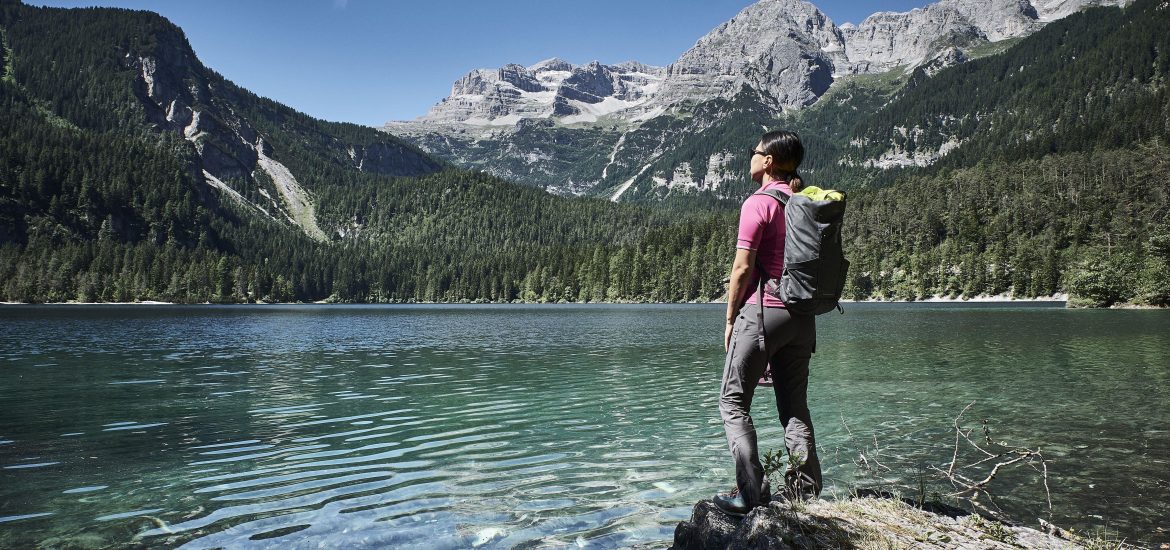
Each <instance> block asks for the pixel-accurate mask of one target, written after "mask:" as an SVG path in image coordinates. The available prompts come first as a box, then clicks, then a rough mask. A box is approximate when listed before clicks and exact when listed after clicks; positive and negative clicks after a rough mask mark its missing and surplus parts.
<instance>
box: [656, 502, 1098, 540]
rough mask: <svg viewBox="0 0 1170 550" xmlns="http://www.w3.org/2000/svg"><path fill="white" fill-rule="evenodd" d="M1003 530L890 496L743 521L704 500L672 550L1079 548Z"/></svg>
mask: <svg viewBox="0 0 1170 550" xmlns="http://www.w3.org/2000/svg"><path fill="white" fill-rule="evenodd" d="M1042 525H1044V526H1046V527H1045V528H1046V530H1047V532H1044V531H1039V530H1036V529H1030V528H1027V527H1021V526H1016V525H1009V524H1007V523H1003V522H1000V521H997V520H994V519H989V518H985V517H983V516H980V515H975V514H967V513H966V512H963V511H962V510H959V509H956V508H952V507H947V506H943V505H929V504H928V505H927V506H925V507H924V508H923V509H919V508H916V507H914V506H911V505H910V504H908V503H906V502H903V501H900V500H897V499H894V498H869V497H867V498H854V499H850V500H844V501H828V500H813V501H809V502H797V503H790V502H773V503H772V504H770V505H768V506H764V507H760V508H757V509H755V510H752V511H751V512H750V513H749V514H747V516H745V517H743V518H734V517H731V516H728V515H726V514H724V513H723V512H721V511H720V510H719V509H718V508H716V507H715V505H714V504H713V503H712V502H711V501H709V500H704V501H701V502H699V503H698V504H696V505H695V508H694V511H693V512H692V515H691V519H690V520H689V521H684V522H681V523H679V524H678V526H677V527H676V528H675V531H674V545H673V546H672V547H671V548H673V549H675V550H700V549H721V550H722V549H725V548H743V549H760V550H781V549H785V550H786V549H794V548H799V549H813V548H834V549H849V548H978V549H981V550H983V549H999V548H1005V549H1006V548H1015V549H1019V548H1035V549H1046V550H1049V549H1050V550H1056V549H1063V550H1067V549H1077V548H1084V547H1085V544H1084V541H1078V540H1073V537H1072V536H1071V535H1068V534H1067V533H1064V532H1063V531H1061V530H1059V529H1056V528H1053V527H1051V526H1050V525H1047V524H1042Z"/></svg>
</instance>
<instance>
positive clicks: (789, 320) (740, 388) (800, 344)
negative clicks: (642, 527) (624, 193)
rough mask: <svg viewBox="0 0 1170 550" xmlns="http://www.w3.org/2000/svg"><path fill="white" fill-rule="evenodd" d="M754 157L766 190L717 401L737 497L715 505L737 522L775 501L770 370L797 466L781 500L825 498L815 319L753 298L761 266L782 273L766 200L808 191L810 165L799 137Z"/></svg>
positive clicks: (748, 221)
mask: <svg viewBox="0 0 1170 550" xmlns="http://www.w3.org/2000/svg"><path fill="white" fill-rule="evenodd" d="M751 155H752V159H751V176H752V180H754V181H755V182H756V183H759V184H760V187H759V189H758V190H757V192H756V193H755V194H753V195H752V196H750V197H748V198H747V200H745V201H744V202H743V207H742V208H741V210H740V218H739V237H738V242H737V243H736V251H735V263H734V264H733V265H732V268H731V285H730V287H729V289H728V294H727V324H726V329H725V331H724V348H725V349H726V350H727V360H726V362H725V363H724V367H723V384H722V388H721V389H720V394H719V414H720V416H722V417H723V429H724V431H725V432H726V434H727V444H728V446H729V447H730V448H731V456H732V458H733V459H734V460H735V484H736V489H735V490H734V491H732V492H731V493H729V494H720V495H716V496H715V498H714V502H715V504H716V505H717V506H719V508H720V509H722V510H723V511H725V512H727V513H730V514H736V515H741V514H745V513H747V512H748V511H750V510H751V509H752V508H754V507H756V506H760V505H762V504H766V503H768V501H770V500H771V498H772V495H771V494H770V493H771V489H770V487H769V484H768V480H767V479H765V477H764V468H763V466H762V465H761V464H760V457H759V449H758V446H757V442H756V429H755V425H754V424H753V423H752V417H751V414H750V411H751V405H752V394H753V393H754V392H755V389H756V386H757V385H758V384H759V381H760V378H761V377H762V376H763V375H764V372H765V370H766V368H767V367H768V366H769V365H771V373H772V378H773V390H774V391H775V393H776V408H777V409H778V410H779V412H780V423H781V424H783V426H784V446H785V447H786V448H787V450H788V454H789V464H790V465H792V466H790V467H789V470H788V471H787V472H786V473H785V476H784V477H785V491H784V493H783V494H784V495H786V496H788V497H792V498H811V497H813V496H815V495H817V494H819V493H820V491H821V464H820V461H819V460H818V459H817V451H816V442H815V440H814V438H813V426H812V418H811V417H810V414H809V410H808V399H807V390H808V364H809V359H810V358H811V357H812V353H813V351H814V350H815V349H816V321H815V318H814V317H813V316H811V315H799V316H794V315H790V314H789V312H788V310H787V309H785V307H784V303H783V302H781V301H780V300H779V299H777V298H776V297H774V296H772V295H771V294H769V293H764V295H763V296H762V297H761V296H759V294H760V292H759V291H758V290H757V291H755V292H753V291H752V289H753V288H758V286H759V285H756V284H753V282H754V281H758V277H759V276H760V274H759V273H758V271H759V269H758V268H757V267H756V266H762V267H763V270H764V271H765V272H767V273H770V274H776V275H777V276H778V275H779V274H780V273H783V272H784V233H785V231H784V207H783V205H781V204H780V202H779V201H777V200H776V199H774V198H772V197H770V196H768V195H765V194H762V193H761V192H763V191H767V190H771V189H776V190H779V191H780V192H781V193H784V194H785V195H791V194H792V193H794V192H799V191H800V189H801V187H803V183H802V182H801V180H800V176H799V175H798V174H797V172H796V169H797V168H799V167H800V163H801V161H802V160H803V159H804V146H803V145H802V144H801V143H800V137H799V136H797V135H796V134H795V133H792V132H787V131H777V132H769V133H767V134H764V136H763V137H762V138H761V139H760V142H759V143H758V144H757V145H756V146H755V148H753V149H752V151H751ZM748 294H750V296H747V295H748ZM745 296H747V300H746V303H745V301H744V300H743V298H744V297H745ZM761 300H762V301H761ZM761 309H762V311H761ZM761 319H762V320H763V326H760V320H761Z"/></svg>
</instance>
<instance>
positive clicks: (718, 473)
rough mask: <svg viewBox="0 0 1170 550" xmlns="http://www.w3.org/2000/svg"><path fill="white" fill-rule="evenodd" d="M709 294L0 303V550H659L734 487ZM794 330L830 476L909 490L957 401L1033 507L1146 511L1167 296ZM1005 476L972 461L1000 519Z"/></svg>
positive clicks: (1154, 499)
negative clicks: (258, 303) (557, 300)
mask: <svg viewBox="0 0 1170 550" xmlns="http://www.w3.org/2000/svg"><path fill="white" fill-rule="evenodd" d="M719 307H721V306H661V307H659V306H628V307H623V306H614V307H425V308H424V307H418V308H411V307H352V308H337V307H329V308H325V307H267V308H266V307H248V308H231V307H223V308H221V307H202V308H184V307H176V308H155V307H152V308H125V307H122V308H102V307H88V308H8V309H3V310H0V315H4V316H5V318H4V324H5V332H4V333H3V335H2V336H0V339H2V342H0V343H2V344H3V345H2V346H0V349H2V350H3V351H0V361H2V363H0V365H2V367H0V426H2V427H3V428H2V429H3V430H5V432H4V433H0V466H2V467H3V469H0V523H2V524H3V525H5V526H8V527H0V546H6V547H7V546H14V547H24V546H33V545H36V544H38V543H42V544H43V543H46V541H48V542H51V543H54V544H57V545H60V546H70V545H75V546H76V545H82V544H83V543H87V542H86V541H89V542H94V541H95V540H96V541H99V542H100V544H99V545H126V546H143V547H157V546H179V547H185V548H214V547H231V548H270V547H276V546H289V545H293V546H294V547H300V546H303V547H317V546H318V545H321V546H324V547H371V548H377V547H386V546H395V547H425V548H444V547H450V548H466V547H471V546H480V547H511V546H515V545H521V544H523V545H537V546H539V545H552V546H560V545H573V546H576V545H579V544H583V545H588V546H594V547H628V546H636V545H639V544H648V545H662V544H663V543H664V542H665V541H668V540H669V539H670V538H671V536H672V534H673V529H674V524H675V523H676V522H678V521H679V520H681V519H685V518H686V517H687V516H688V515H689V512H690V507H691V505H692V504H693V503H694V502H695V501H696V500H698V499H700V498H705V497H707V496H709V495H710V494H711V493H713V492H715V491H719V490H726V489H727V488H729V486H730V484H731V483H732V479H733V474H732V471H731V468H730V466H731V465H730V462H729V460H727V457H726V454H727V453H726V449H725V445H726V443H725V442H724V440H723V435H722V428H721V424H720V423H719V420H718V416H717V413H716V412H715V411H716V403H715V399H716V390H717V386H718V383H719V374H720V373H719V369H720V368H721V364H722V361H721V354H720V353H719V350H718V329H719V326H718V325H719V323H720V315H719V312H720V310H719ZM820 328H821V333H820V349H819V350H818V351H819V353H818V354H817V356H816V357H815V358H814V363H813V369H814V370H813V380H812V390H811V391H812V393H813V395H812V403H813V407H814V416H815V418H816V422H817V430H818V442H819V444H820V445H821V447H822V449H821V454H822V456H823V457H825V458H824V461H825V467H826V480H828V481H829V482H830V487H829V489H830V492H832V491H838V492H844V491H846V490H847V489H848V488H850V487H853V486H855V485H857V484H858V483H867V484H869V483H886V484H891V485H896V484H901V485H905V486H911V487H913V486H915V485H916V483H917V478H918V477H921V476H923V475H924V472H927V471H929V469H930V468H931V467H932V466H938V465H939V464H941V463H943V462H945V461H947V460H949V459H950V448H951V447H950V445H951V443H952V442H953V437H954V434H953V431H952V425H951V421H952V419H953V418H954V416H955V415H956V414H958V411H960V410H962V408H963V407H964V406H966V405H967V404H968V403H971V402H974V403H975V405H974V406H973V407H972V409H971V411H970V413H969V418H971V419H973V421H976V422H977V421H978V420H981V419H984V418H986V419H988V420H989V421H990V425H991V426H993V429H994V430H995V435H996V437H997V438H1002V439H1004V440H1007V441H1014V442H1018V444H1020V445H1026V446H1032V447H1035V446H1041V447H1043V449H1044V453H1045V456H1047V457H1049V458H1050V460H1051V465H1050V484H1051V485H1052V487H1053V500H1054V505H1055V513H1054V514H1053V520H1054V521H1056V522H1057V523H1060V524H1064V525H1067V526H1072V527H1090V526H1092V525H1098V524H1100V523H1101V522H1099V521H1097V520H1095V519H1094V518H1093V516H1094V515H1096V516H1099V517H1100V518H1101V519H1102V520H1103V521H1108V522H1109V524H1110V526H1111V528H1113V529H1118V530H1121V531H1122V532H1121V534H1122V535H1123V536H1128V537H1129V538H1130V539H1131V540H1140V538H1141V537H1140V536H1141V535H1142V534H1143V533H1146V532H1148V531H1149V530H1150V529H1151V528H1152V527H1153V526H1155V525H1156V524H1157V522H1158V521H1160V518H1161V517H1163V516H1164V515H1165V514H1166V513H1167V512H1168V510H1167V509H1166V505H1164V504H1157V503H1160V502H1162V503H1164V502H1167V501H1168V500H1170V487H1168V485H1167V480H1166V478H1167V477H1168V476H1167V473H1166V472H1167V468H1166V460H1165V457H1166V456H1170V444H1168V442H1167V441H1168V438H1167V437H1166V435H1167V430H1166V428H1165V427H1166V426H1167V425H1170V411H1168V410H1167V406H1166V405H1165V403H1168V402H1170V400H1168V399H1167V398H1168V397H1170V396H1168V395H1167V392H1168V391H1170V390H1167V388H1168V387H1170V386H1167V385H1166V382H1167V381H1168V380H1167V378H1170V367H1168V364H1170V361H1168V360H1167V359H1168V358H1170V342H1168V341H1167V338H1166V336H1165V335H1166V334H1167V333H1168V332H1167V329H1168V328H1170V315H1167V314H1166V313H1164V312H1070V311H1065V310H1060V309H1019V308H1016V309H1003V308H969V309H963V308H955V307H953V306H952V307H939V306H934V307H919V306H888V305H887V306H864V305H857V306H853V307H851V308H850V311H849V315H846V316H840V317H838V316H833V318H826V319H825V321H823V322H821V327H820ZM761 403H764V401H761ZM758 407H759V408H758V411H757V414H758V415H760V417H761V420H760V421H758V425H759V426H761V439H762V440H763V441H764V442H765V446H778V445H779V444H780V441H781V440H782V435H781V433H780V430H779V426H778V422H776V421H775V417H774V415H775V413H774V411H770V410H769V409H768V408H767V405H766V404H763V405H759V406H758ZM860 455H864V456H865V459H863V460H859V456H860ZM858 462H863V464H864V463H870V464H872V463H877V464H880V465H882V466H883V467H885V468H888V469H883V468H879V467H876V466H874V467H870V468H868V469H866V468H859V467H858V465H857V463H858ZM1119 465H1123V466H1124V468H1125V471H1126V472H1127V475H1126V476H1123V477H1120V478H1119V476H1118V475H1117V469H1118V466H1119ZM1027 472H1030V470H1026V471H1025V473H1018V474H1005V475H1004V476H1003V478H1002V480H997V483H1001V484H1002V486H1003V488H1004V493H1003V494H1005V495H1008V498H1003V499H1000V501H999V502H998V503H999V504H1000V505H1001V506H1003V507H1004V508H1005V510H1007V511H1008V512H1010V513H1014V514H1016V515H1017V517H1020V518H1021V519H1024V520H1030V519H1031V518H1033V517H1035V516H1036V515H1038V513H1037V511H1038V510H1039V507H1040V504H1042V502H1043V499H1044V495H1043V492H1042V488H1041V487H1038V486H1037V485H1036V483H1035V481H1036V480H1035V479H1034V476H1033V475H1031V474H1029V473H1027ZM1038 491H1039V492H1038ZM1135 494H1137V495H1142V497H1143V499H1145V500H1143V501H1142V502H1133V501H1132V495H1135ZM1143 503H1146V504H1143ZM1148 503H1153V504H1148ZM1119 526H1120V527H1119ZM94 537H97V538H96V539H95V538H94Z"/></svg>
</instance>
